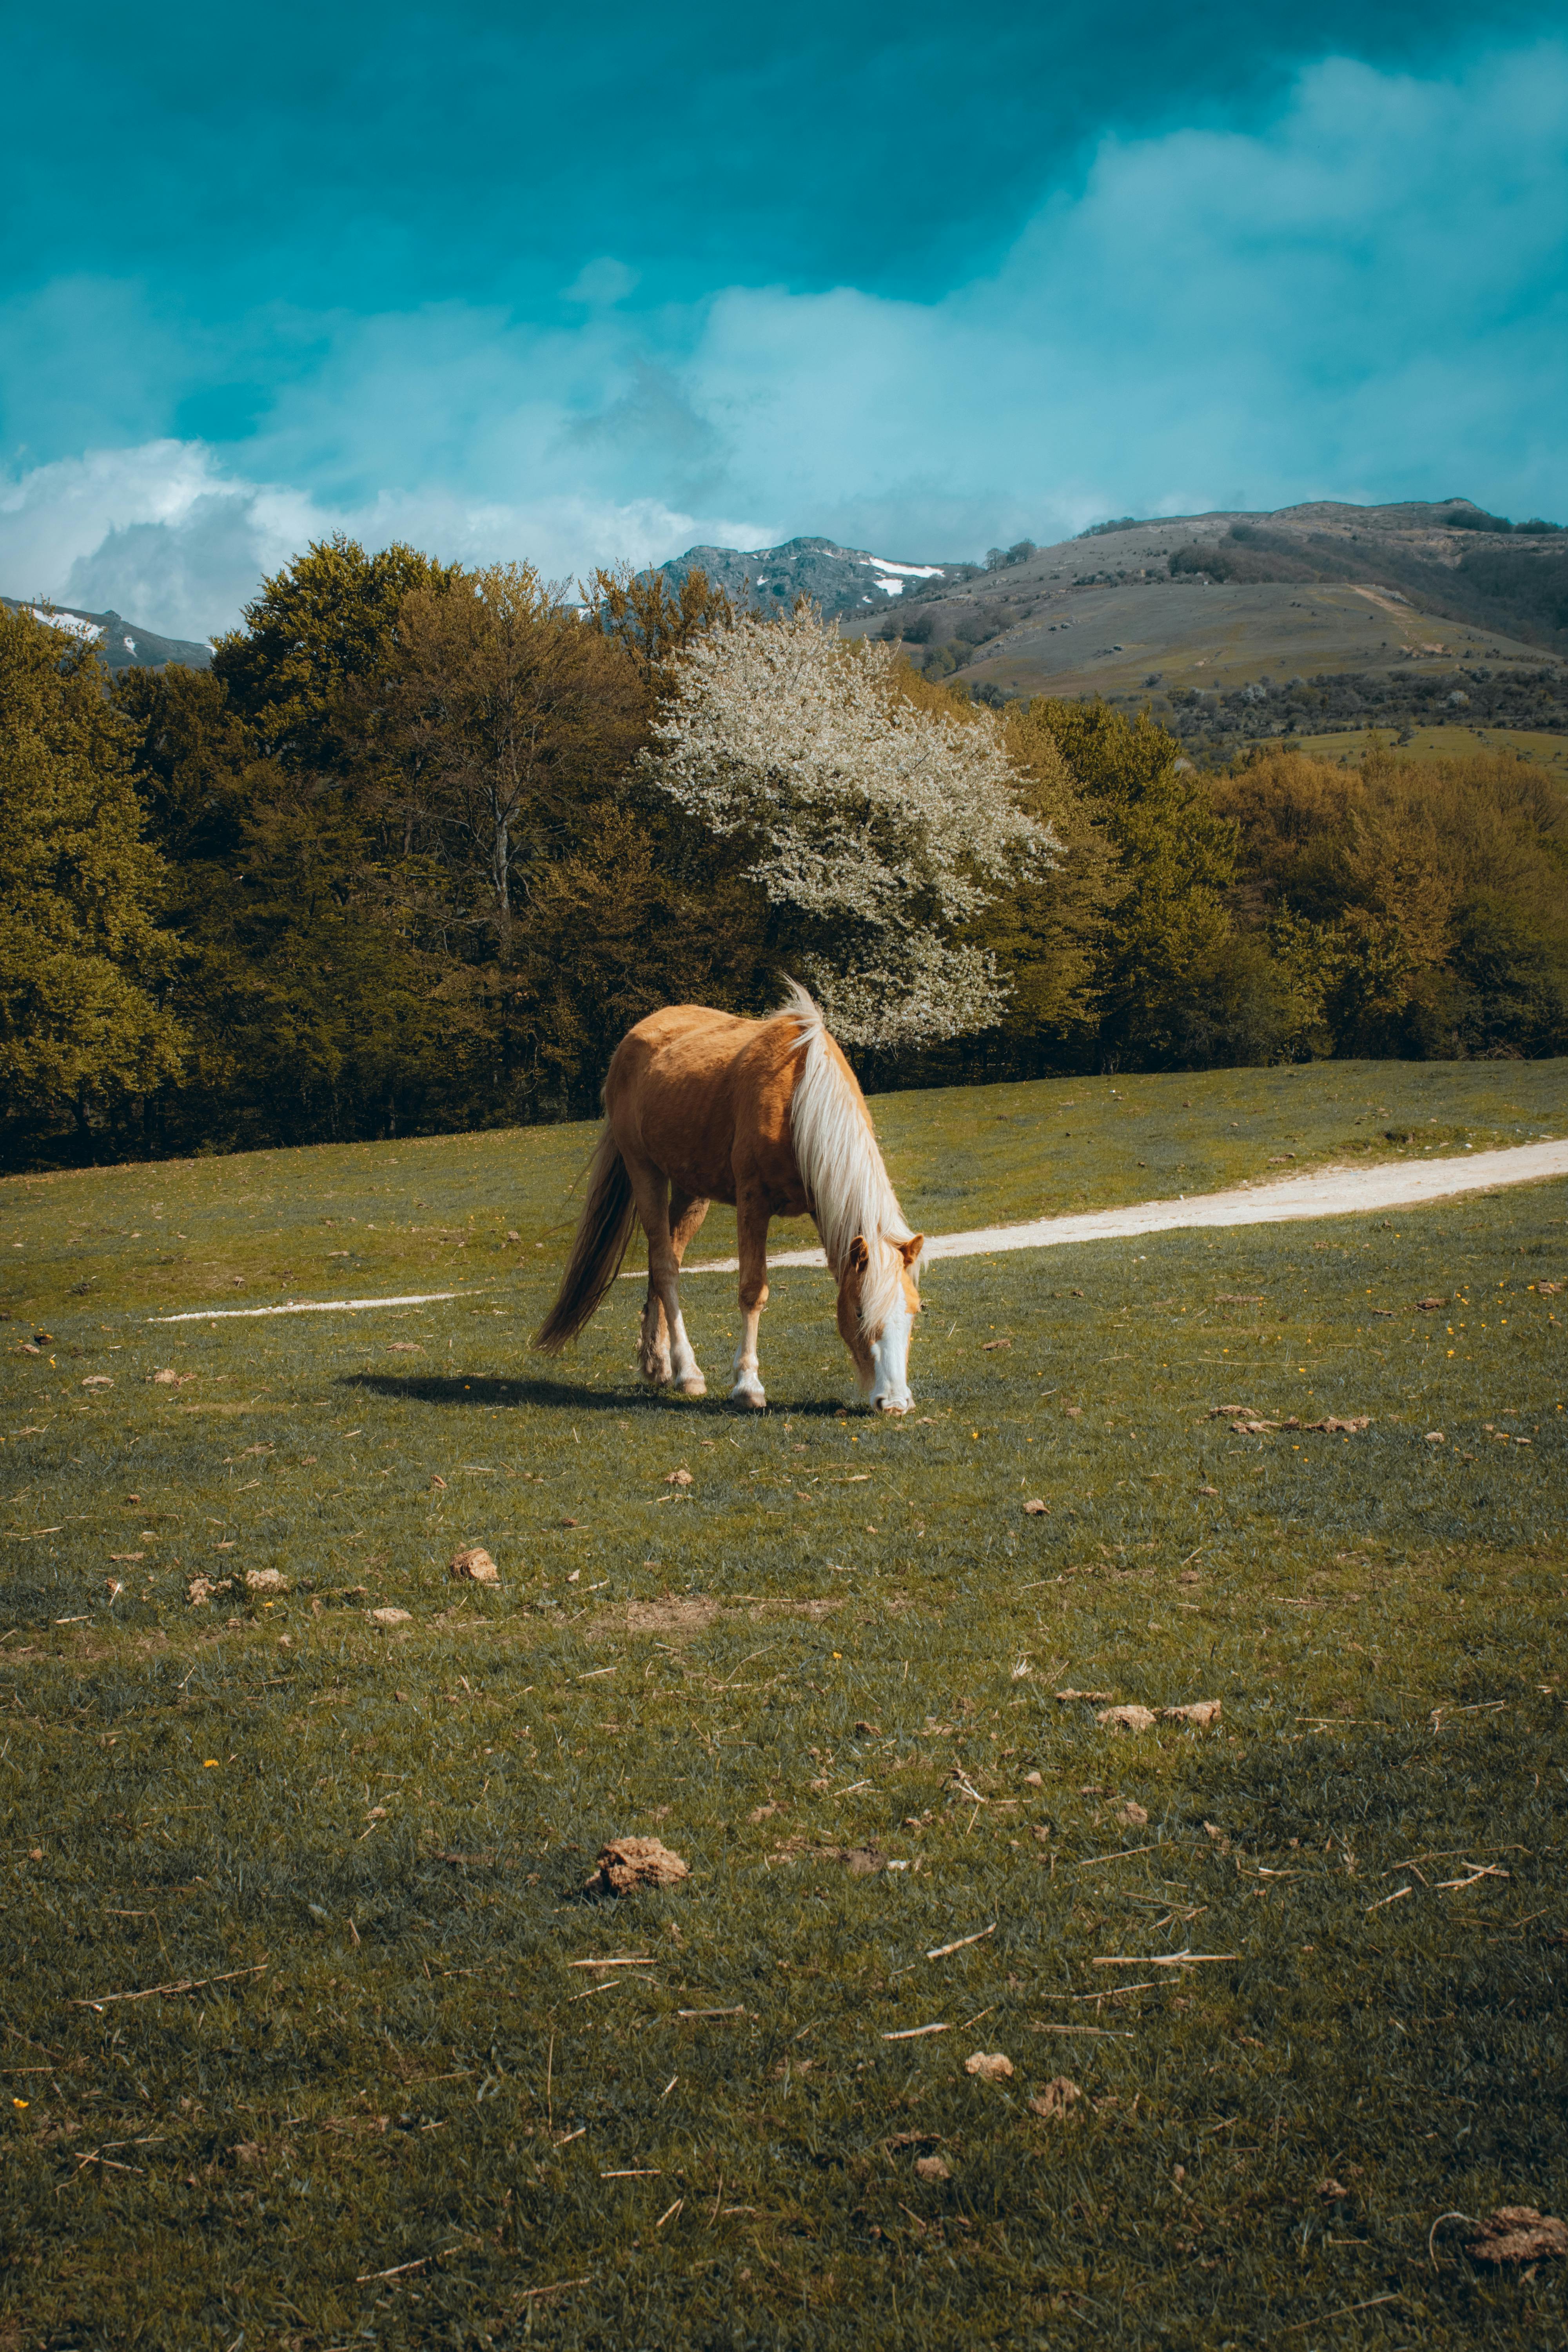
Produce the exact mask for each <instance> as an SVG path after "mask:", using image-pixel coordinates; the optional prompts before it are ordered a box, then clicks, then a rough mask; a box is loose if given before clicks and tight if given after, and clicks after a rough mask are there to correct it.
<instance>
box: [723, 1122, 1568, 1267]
mask: <svg viewBox="0 0 1568 2352" xmlns="http://www.w3.org/2000/svg"><path fill="white" fill-rule="evenodd" d="M1543 1176H1568V1141H1559V1142H1552V1143H1521V1144H1515V1145H1513V1146H1512V1147H1511V1148H1510V1150H1506V1151H1467V1152H1465V1153H1464V1154H1463V1155H1462V1156H1461V1157H1456V1158H1453V1159H1444V1160H1396V1161H1395V1162H1394V1163H1393V1164H1392V1165H1389V1164H1387V1163H1384V1165H1383V1166H1382V1167H1376V1168H1320V1169H1315V1170H1314V1171H1312V1172H1311V1173H1310V1174H1309V1175H1304V1176H1286V1177H1283V1178H1281V1180H1280V1181H1279V1182H1278V1183H1273V1184H1239V1185H1237V1186H1235V1187H1234V1188H1233V1189H1232V1190H1231V1191H1229V1192H1194V1194H1193V1195H1192V1197H1191V1199H1190V1200H1187V1199H1183V1198H1181V1197H1180V1196H1178V1198H1177V1199H1175V1200H1173V1201H1140V1202H1137V1203H1136V1204H1135V1205H1134V1206H1133V1207H1131V1208H1128V1209H1093V1210H1089V1211H1088V1212H1087V1213H1085V1214H1083V1215H1082V1216H1077V1217H1037V1218H1036V1219H1035V1220H1034V1222H1033V1223H1030V1224H1026V1225H982V1226H980V1227H978V1228H977V1229H976V1231H975V1232H973V1233H969V1234H931V1236H930V1237H929V1239H928V1240H927V1242H926V1245H925V1255H926V1256H927V1257H928V1258H937V1257H983V1256H988V1255H992V1254H993V1253H995V1252H999V1251H1002V1250H1022V1249H1054V1248H1056V1247H1057V1246H1058V1244H1060V1243H1063V1242H1099V1241H1110V1240H1113V1239H1115V1238H1117V1237H1118V1236H1121V1235H1124V1234H1163V1233H1171V1232H1173V1231H1174V1230H1175V1229H1177V1228H1178V1227H1181V1226H1184V1225H1271V1224H1278V1223H1286V1222H1288V1221H1289V1219H1291V1218H1296V1217H1350V1216H1356V1215H1366V1214H1371V1213H1375V1212H1376V1211H1379V1210H1384V1209H1416V1208H1420V1207H1422V1206H1424V1205H1425V1203H1426V1202H1428V1201H1447V1200H1452V1199H1453V1197H1454V1195H1455V1194H1456V1193H1458V1192H1491V1191H1492V1190H1493V1189H1494V1188H1495V1187H1496V1186H1498V1185H1500V1184H1531V1183H1534V1182H1536V1181H1539V1180H1540V1179H1541V1178H1542V1177H1543ZM739 1263H740V1262H739V1260H738V1259H736V1258H732V1257H727V1258H710V1259H707V1260H705V1261H703V1262H702V1263H700V1264H693V1265H688V1266H687V1267H686V1268H685V1269H684V1270H685V1272H686V1273H688V1274H734V1273H735V1272H736V1271H737V1270H738V1267H739ZM768 1264H769V1265H770V1267H772V1266H779V1265H826V1259H825V1258H824V1256H823V1255H822V1252H821V1251H820V1250H786V1251H784V1252H782V1253H781V1254H780V1255H779V1256H777V1257H773V1256H772V1255H770V1257H769V1259H768Z"/></svg>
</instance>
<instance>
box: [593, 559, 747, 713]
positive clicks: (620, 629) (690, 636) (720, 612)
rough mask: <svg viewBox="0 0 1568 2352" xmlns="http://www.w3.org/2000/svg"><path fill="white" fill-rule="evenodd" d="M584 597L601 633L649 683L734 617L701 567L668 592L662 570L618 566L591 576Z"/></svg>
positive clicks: (687, 574) (730, 608)
mask: <svg viewBox="0 0 1568 2352" xmlns="http://www.w3.org/2000/svg"><path fill="white" fill-rule="evenodd" d="M579 586H582V583H579ZM582 593H583V597H584V603H585V604H588V605H589V606H590V607H591V609H592V610H593V611H594V612H595V614H597V617H598V622H599V625H600V627H601V628H602V629H603V630H604V632H605V635H606V636H613V637H616V638H617V639H618V640H619V642H620V643H621V644H622V645H623V646H626V650H627V651H628V652H629V653H630V654H632V655H633V656H634V657H635V658H636V660H637V663H638V665H639V667H640V668H641V670H642V674H643V677H644V679H645V680H646V681H647V683H648V684H650V685H651V684H653V683H654V682H655V681H656V680H658V679H661V678H662V677H664V675H665V673H666V671H667V669H668V664H669V663H670V662H671V661H672V660H674V659H675V657H676V656H678V655H680V654H683V653H685V652H686V650H687V648H688V647H689V646H693V645H695V644H696V642H697V640H698V638H699V637H702V636H706V635H707V634H708V633H709V631H710V630H711V629H718V628H728V627H729V625H730V624H731V621H732V619H733V618H734V612H733V607H732V606H731V603H730V599H729V597H728V596H727V595H726V594H725V593H724V591H723V589H722V588H720V587H718V586H716V585H715V584H714V583H713V582H711V581H710V579H709V577H708V574H707V573H706V572H703V571H701V570H700V569H698V570H695V571H691V572H687V573H686V575H685V576H684V578H683V579H682V580H681V582H680V585H679V591H678V592H677V593H674V594H672V593H670V587H669V583H668V580H667V579H666V578H665V575H664V573H663V572H634V571H633V569H632V567H631V565H630V564H629V563H620V564H616V566H615V568H614V569H613V570H611V571H608V572H606V571H604V570H602V569H601V570H600V571H597V572H595V574H594V577H593V581H592V583H591V584H590V585H588V586H586V587H583V589H582Z"/></svg>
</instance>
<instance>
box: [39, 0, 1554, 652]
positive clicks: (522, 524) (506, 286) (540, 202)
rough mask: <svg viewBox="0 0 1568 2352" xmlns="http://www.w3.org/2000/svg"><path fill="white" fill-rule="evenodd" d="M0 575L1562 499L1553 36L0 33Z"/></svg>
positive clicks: (463, 20)
mask: <svg viewBox="0 0 1568 2352" xmlns="http://www.w3.org/2000/svg"><path fill="white" fill-rule="evenodd" d="M6 55H7V62H8V65H9V67H10V71H9V73H8V76H7V79H8V82H9V84H10V86H11V88H12V89H14V90H20V91H22V92H23V93H25V98H24V103H23V105H22V107H21V109H20V110H19V113H18V114H17V115H16V116H14V117H13V118H12V119H11V121H9V122H8V125H7V135H8V142H9V144H10V147H11V151H12V152H11V154H10V157H9V161H8V172H7V188H6V201H5V207H4V212H3V215H0V256H3V259H0V587H4V588H5V590H6V591H7V592H8V593H13V594H29V595H30V594H35V593H51V594H54V595H56V596H57V597H59V598H61V599H62V600H66V601H69V602H72V603H77V604H89V605H92V606H95V607H97V606H101V605H105V604H113V605H116V606H117V607H118V608H119V609H120V610H121V611H122V612H125V613H126V614H131V615H132V616H134V617H135V618H137V619H140V620H142V622H144V623H146V624H147V625H152V626H156V627H162V628H165V629H169V630H173V631H175V632H177V633H180V634H198V633H204V634H205V632H206V631H207V630H209V629H211V628H214V627H216V626H218V625H224V624H226V623H227V622H229V621H230V620H232V619H233V617H234V616H235V614H237V610H238V607H239V605H240V604H241V603H242V601H243V599H244V598H245V596H246V595H247V593H250V591H251V590H252V588H253V587H254V585H255V583H256V581H257V580H258V576H259V574H260V573H261V572H263V571H264V570H268V569H272V568H275V567H276V566H277V565H278V564H279V562H283V561H285V560H286V559H287V557H288V556H289V554H290V553H291V552H293V551H295V550H297V549H298V548H300V546H302V545H303V544H304V542H305V541H306V540H307V539H308V538H310V537H311V536H314V535H318V534H320V533H321V532H323V531H326V530H331V529H334V528H340V527H342V528H346V529H349V530H353V531H354V532H356V533H357V534H358V535H360V536H362V537H363V538H365V539H366V540H367V541H384V540H386V539H388V538H391V537H406V538H410V539H413V540H415V541H416V542H418V543H420V544H422V545H425V546H427V547H429V548H431V549H433V550H434V551H437V552H439V553H441V554H444V555H447V556H459V557H463V558H466V559H468V560H470V561H481V560H489V559H490V558H492V557H496V556H529V557H531V558H532V559H533V560H534V561H535V562H538V563H539V564H540V565H541V566H542V569H543V570H544V571H545V572H547V573H550V574H551V575H552V576H564V575H565V574H567V573H569V572H574V571H577V570H580V569H581V568H583V567H584V566H585V565H587V564H589V563H591V562H603V561H607V560H610V559H612V558H614V557H616V556H622V555H625V556H632V557H635V558H637V560H639V561H642V560H648V559H658V558H662V557H664V556H666V555H668V554H673V553H676V552H679V551H680V550H681V549H683V548H685V547H686V546H688V545H689V544H691V543H693V542H694V541H703V540H708V541H722V542H724V543H728V544H735V545H742V546H753V545H761V544H765V543H767V542H769V541H773V540H776V539H780V538H783V537H786V536H789V535H792V534H794V533H795V532H798V531H822V532H826V533H828V534H831V535H833V536H835V537H838V538H843V539H846V540H848V541H853V542H855V543H857V544H866V545H870V546H872V547H874V548H875V549H876V550H877V551H879V552H880V553H884V554H889V555H892V556H895V557H904V558H913V559H916V560H919V559H922V558H926V559H929V558H940V557H943V556H962V555H973V554H976V553H979V552H981V551H984V548H985V547H986V546H987V545H988V544H990V543H991V542H993V541H1008V540H1011V539H1014V538H1016V537H1018V536H1020V535H1022V534H1024V533H1028V534H1029V535H1031V536H1033V537H1035V538H1037V539H1044V538H1047V537H1055V536H1058V535H1059V534H1061V533H1064V532H1067V531H1068V530H1077V529H1079V528H1081V527H1082V526H1083V525H1084V524H1085V523H1086V522H1089V521H1090V520H1097V519H1099V518H1101V517H1103V516H1105V515H1108V514H1111V513H1121V512H1129V511H1131V512H1138V513H1157V512H1188V511H1196V510H1202V509H1205V508H1208V507H1213V506H1229V505H1247V506H1253V507H1268V506H1276V505H1279V504H1283V503H1287V502H1289V501H1290V500H1293V499H1302V498H1310V497H1335V498H1343V499H1394V498H1406V497H1415V498H1424V497H1442V496H1446V495H1448V494H1451V493H1455V492H1464V493H1466V494H1468V495H1469V496H1471V497H1474V498H1477V499H1480V500H1481V501H1483V502H1484V503H1486V504H1488V505H1490V506H1492V507H1495V508H1497V509H1500V511H1502V512H1505V513H1510V514H1512V515H1515V516H1522V515H1524V514H1526V513H1537V512H1544V513H1546V514H1548V515H1551V516H1554V517H1556V518H1558V519H1561V520H1568V448H1565V446H1564V436H1563V424H1562V418H1563V410H1564V398H1563V394H1564V386H1565V384H1568V269H1565V267H1564V239H1565V235H1568V37H1565V36H1564V31H1563V19H1562V15H1561V10H1560V9H1558V8H1555V7H1554V8H1552V9H1551V10H1548V9H1546V8H1544V7H1542V6H1540V5H1525V0H1512V5H1510V0H1504V5H1501V6H1493V7H1491V8H1489V10H1488V11H1487V12H1486V19H1485V25H1484V28H1479V27H1478V13H1477V12H1476V11H1475V10H1474V9H1473V8H1464V9H1461V8H1460V7H1458V5H1450V0H1423V4H1422V5H1420V6H1415V5H1383V6H1378V5H1368V0H1360V5H1355V6H1353V7H1352V6H1351V5H1348V0H1336V5H1321V6H1319V7H1317V8H1316V9H1314V10H1313V11H1311V12H1310V14H1307V15H1301V14H1299V15H1296V16H1292V17H1291V18H1290V19H1289V23H1286V22H1284V21H1283V20H1280V21H1278V22H1269V21H1265V20H1264V17H1263V15H1262V12H1260V11H1259V10H1258V9H1257V7H1256V6H1255V5H1248V6H1243V5H1206V6H1201V7H1199V8H1197V9H1195V10H1187V11H1174V10H1172V9H1171V8H1170V7H1169V6H1168V5H1163V6H1154V5H1147V0H1135V5H1126V6H1122V7H1121V8H1119V9H1117V10H1114V11H1112V10H1110V9H1099V10H1094V11H1086V10H1083V9H1081V8H1070V9H1069V8H1068V7H1065V6H1060V5H1057V6H1050V7H1045V6H1039V7H1035V8H1032V9H1029V10H1024V9H1021V8H1017V7H1009V6H1006V5H1003V6H1001V7H1000V8H998V9H994V10H993V11H991V12H990V13H989V15H988V16H987V17H986V18H985V20H984V22H982V21H980V20H979V12H969V13H968V14H966V13H965V12H963V11H958V10H955V9H953V8H952V6H951V5H946V6H942V7H936V6H930V5H911V6H906V7H904V8H903V9H901V10H900V11H888V10H886V9H882V8H875V9H873V8H871V7H868V6H865V5H850V6H848V7H841V8H840V9H838V10H837V11H835V12H830V13H829V15H828V16H826V17H823V16H820V14H814V15H813V16H812V17H811V21H810V23H809V25H808V26H806V27H805V29H803V28H802V27H801V26H800V24H799V23H798V22H795V21H791V22H789V23H788V24H784V23H783V22H781V21H780V20H776V19H773V18H771V17H768V18H764V17H759V16H755V15H754V14H752V13H750V12H740V11H736V10H734V9H733V8H732V7H731V8H727V9H724V10H718V9H710V8H708V7H703V6H696V7H689V8H688V9H687V10H686V11H685V12H684V13H682V14H679V15H678V16H669V17H661V16H659V15H658V12H655V11H647V10H646V9H645V10H633V9H630V8H624V7H621V6H619V5H612V6H607V7H601V8H600V9H599V10H597V11H595V12H592V13H590V12H587V11H581V12H576V13H573V12H568V11H563V10H561V9H559V8H557V9H554V10H552V11H551V12H549V13H548V15H546V14H545V13H544V12H542V11H540V12H538V13H537V14H536V13H532V12H525V11H522V10H519V9H516V8H510V9H509V8H507V7H506V6H505V5H493V0H492V5H485V6H479V5H471V0H455V5H454V0H444V5H442V6H441V7H440V9H439V10H437V9H436V8H433V7H425V8H417V7H410V6H407V5H399V0H384V5H380V6H378V7H376V8H374V9H373V8H371V7H368V6H365V7H360V6H341V5H340V6H332V5H317V6H315V7H313V8H309V9H307V8H305V7H302V6H299V5H290V4H289V0H284V5H275V6H273V7H272V8H270V9H268V11H265V12H254V11H253V12H248V13H247V14H246V15H243V16H242V15H236V16H232V17H230V16H226V15H225V14H220V13H219V12H216V11H213V10H211V9H210V7H209V8H207V9H204V10H202V11H200V12H198V11H197V10H195V8H190V7H186V6H183V5H174V6H172V7H166V8H163V9H162V10H161V11H159V12H158V13H157V15H156V16H153V13H152V12H142V11H132V10H127V9H125V8H124V7H123V5H120V6H117V7H112V8H111V7H110V6H108V5H98V0H88V5H78V6H76V7H73V8H72V9H71V10H69V11H67V10H58V11H54V12H46V11H40V10H34V11H31V12H29V14H28V16H27V17H26V21H25V22H24V21H22V20H21V17H20V14H19V13H18V14H17V15H16V16H13V18H12V19H11V23H10V27H9V29H8V32H7V36H6Z"/></svg>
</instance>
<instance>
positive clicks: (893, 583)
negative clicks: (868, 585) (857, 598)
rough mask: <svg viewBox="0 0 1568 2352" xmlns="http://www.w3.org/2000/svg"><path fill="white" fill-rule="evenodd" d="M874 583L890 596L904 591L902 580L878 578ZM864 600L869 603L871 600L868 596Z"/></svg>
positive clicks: (898, 594) (899, 594)
mask: <svg viewBox="0 0 1568 2352" xmlns="http://www.w3.org/2000/svg"><path fill="white" fill-rule="evenodd" d="M872 584H873V586H875V587H878V588H880V589H881V590H882V591H883V592H884V593H885V594H887V595H889V596H901V595H902V594H903V593H904V583H903V582H902V581H901V580H878V581H875V582H873V583H872ZM863 601H864V602H865V603H867V604H869V603H870V601H871V600H870V598H869V597H866V598H865V599H864V600H863Z"/></svg>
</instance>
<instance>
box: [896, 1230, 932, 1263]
mask: <svg viewBox="0 0 1568 2352" xmlns="http://www.w3.org/2000/svg"><path fill="white" fill-rule="evenodd" d="M925 1245H926V1237H925V1235H924V1234H910V1238H909V1240H908V1241H907V1242H900V1244H899V1255H900V1257H901V1258H902V1259H903V1261H904V1265H905V1266H906V1268H908V1267H910V1266H912V1265H914V1263H915V1260H916V1259H917V1258H918V1257H919V1255H920V1254H921V1250H923V1249H924V1247H925Z"/></svg>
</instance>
